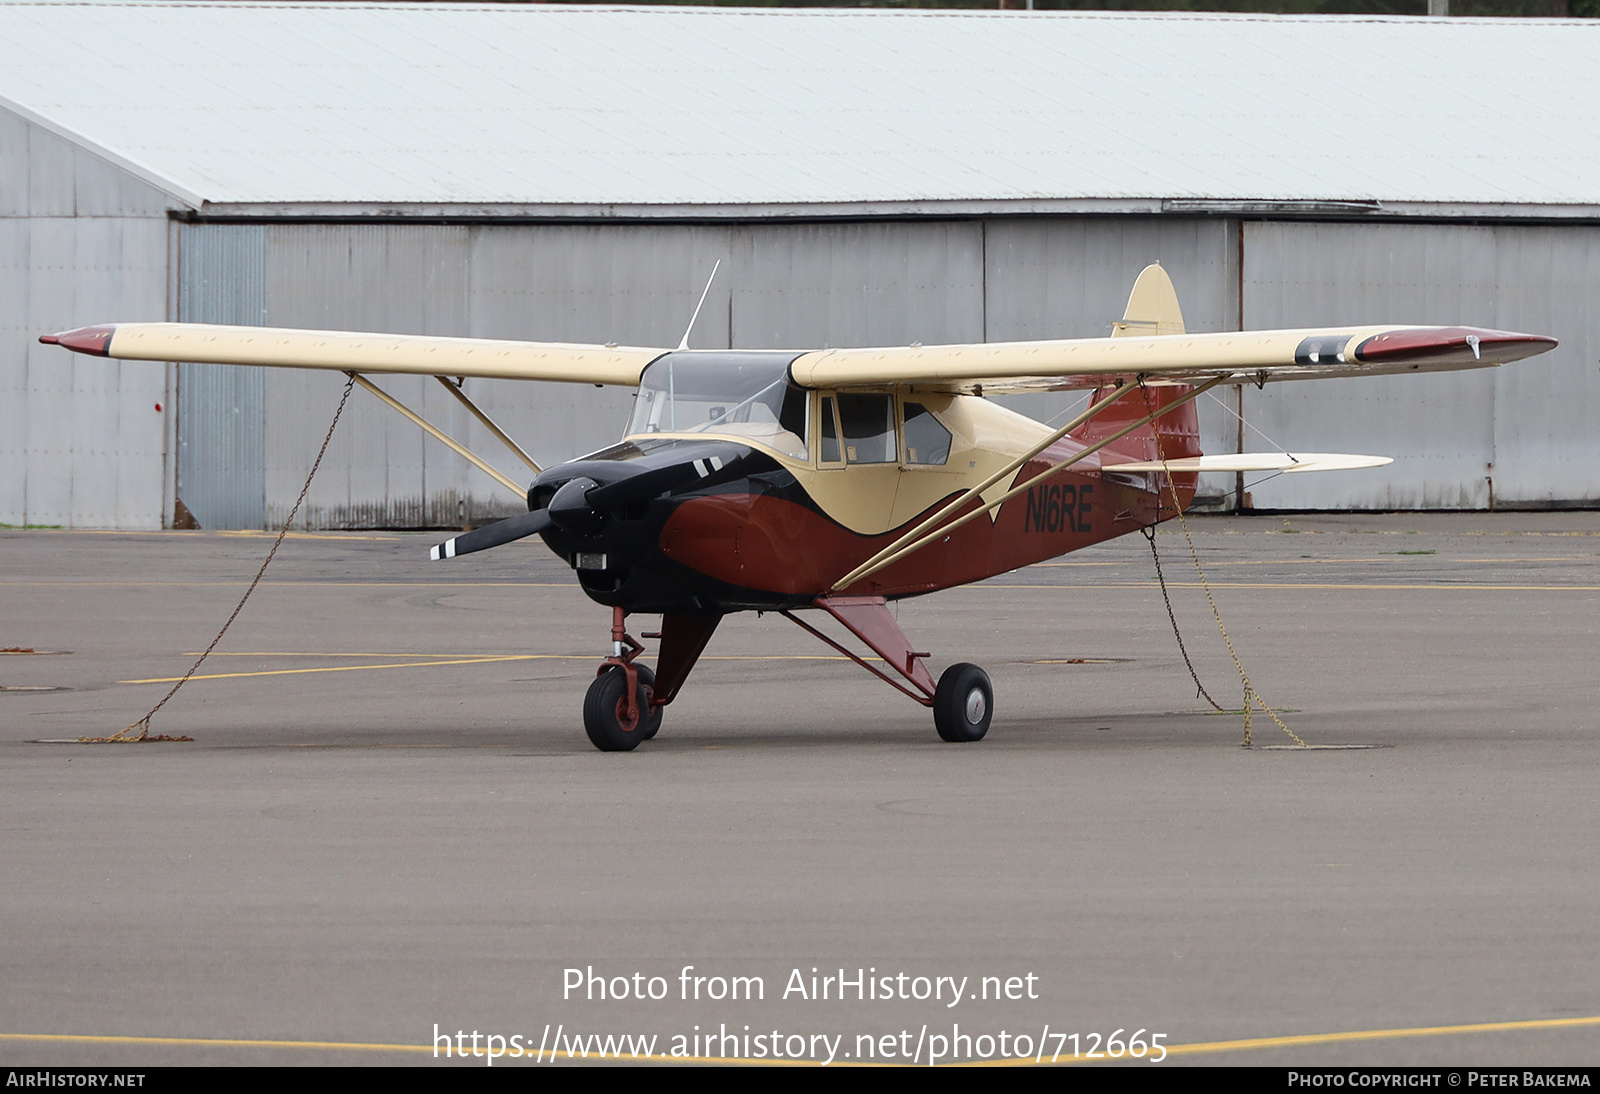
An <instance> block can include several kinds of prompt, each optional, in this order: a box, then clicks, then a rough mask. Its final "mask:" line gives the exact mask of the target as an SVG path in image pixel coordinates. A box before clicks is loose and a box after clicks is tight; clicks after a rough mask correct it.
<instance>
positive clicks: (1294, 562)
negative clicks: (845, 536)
mask: <svg viewBox="0 0 1600 1094" xmlns="http://www.w3.org/2000/svg"><path fill="white" fill-rule="evenodd" d="M1142 561H1143V560H1140V561H1138V562H1135V561H1133V560H1131V559H1130V560H1129V561H1127V562H1035V563H1034V564H1033V565H1034V566H1037V567H1041V568H1049V567H1055V566H1137V565H1140V564H1141V563H1142ZM1393 561H1395V556H1393V555H1391V556H1389V557H1388V558H1261V559H1235V560H1232V561H1228V562H1212V561H1207V562H1206V565H1207V566H1308V565H1314V566H1332V565H1338V564H1339V563H1341V562H1393ZM1441 561H1449V560H1448V559H1444V560H1441ZM1463 561H1465V560H1463ZM1485 561H1487V560H1485ZM1518 561H1523V562H1543V561H1558V560H1555V559H1549V560H1546V559H1521V560H1518ZM1030 568H1031V567H1030Z"/></svg>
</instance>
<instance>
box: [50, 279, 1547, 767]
mask: <svg viewBox="0 0 1600 1094" xmlns="http://www.w3.org/2000/svg"><path fill="white" fill-rule="evenodd" d="M709 287H710V286H709V285H708V286H707V288H708V289H709ZM701 303H702V304H703V303H704V296H703V295H702V297H701ZM690 325H691V327H692V326H693V323H692V322H691V324H690ZM40 340H41V341H43V342H45V343H48V344H52V345H60V346H64V347H65V348H67V349H70V350H74V351H76V352H78V353H86V354H95V355H99V356H102V357H116V358H124V359H131V360H144V361H187V362H208V363H215V364H229V365H279V366H285V367H290V368H322V369H337V370H340V371H343V372H346V373H348V374H350V375H351V376H352V378H353V379H355V380H357V381H359V382H361V383H362V384H363V386H365V387H367V388H368V389H369V390H371V391H373V392H374V393H375V394H377V395H379V396H380V397H381V398H383V399H384V400H385V401H386V402H388V403H389V404H390V405H392V406H394V407H395V408H396V409H398V410H400V411H401V412H402V413H404V414H406V415H407V416H408V417H411V418H412V420H414V421H416V422H417V423H418V424H419V425H421V426H422V427H423V428H425V429H427V430H428V431H429V432H430V433H432V434H434V435H435V436H437V437H439V438H440V439H441V440H444V441H445V442H446V443H448V444H450V445H451V446H452V447H453V448H455V449H456V450H457V451H458V452H461V453H462V454H463V455H464V456H466V457H467V458H468V459H470V460H472V461H473V462H474V463H475V464H477V465H478V466H479V467H480V468H482V469H484V470H485V471H487V472H488V473H490V474H492V475H494V476H495V477H496V478H497V479H499V480H500V481H501V482H504V483H506V484H507V485H508V486H510V487H511V488H512V489H513V490H514V491H517V492H519V493H520V492H521V489H522V488H521V485H520V484H518V483H515V482H512V481H511V480H509V479H507V478H505V477H504V476H502V475H501V474H500V473H499V472H497V471H495V470H494V469H493V468H492V467H490V466H489V465H488V464H486V463H485V462H483V461H482V460H481V459H479V458H478V457H476V456H474V455H473V454H472V453H470V452H468V451H466V449H464V448H462V447H461V446H460V445H458V444H456V443H455V442H454V441H452V440H450V439H449V438H448V437H445V436H444V435H443V434H442V433H440V432H439V431H438V430H436V429H435V428H434V427H432V426H431V425H429V424H428V423H426V422H424V421H422V420H421V419H420V418H418V417H417V416H416V415H414V414H412V413H411V412H410V411H409V410H407V409H406V408H404V407H403V406H401V405H400V404H399V403H397V402H396V401H395V400H394V399H393V398H392V397H390V396H389V395H387V394H386V393H384V392H382V391H381V390H380V389H378V388H377V387H376V386H375V385H373V384H372V383H371V381H369V380H367V379H366V378H365V374H367V373H413V374H416V373H420V374H423V375H428V376H434V377H437V378H438V379H439V380H440V382H441V383H444V384H445V385H446V386H447V387H448V388H450V390H451V391H452V392H453V393H454V394H456V395H457V396H458V397H459V398H461V399H462V401H463V402H465V403H466V404H467V406H468V407H469V409H471V410H472V411H473V412H474V413H475V414H476V415H477V416H478V417H479V419H480V420H482V421H483V422H484V424H485V425H486V426H488V427H489V428H490V429H491V430H492V431H493V432H494V433H495V434H496V435H497V436H499V437H500V438H501V439H502V440H504V441H505V442H506V443H507V444H508V445H510V446H511V447H512V448H513V450H515V451H516V452H517V453H518V454H519V455H521V456H522V458H523V459H524V460H526V462H527V463H529V465H530V466H533V467H534V470H535V473H536V476H537V477H536V478H534V480H533V483H532V485H531V486H529V487H528V490H527V499H528V512H527V513H525V514H522V515H520V516H515V517H512V518H510V519H509V520H504V521H500V522H498V523H495V524H490V525H487V526H485V527H483V528H479V529H477V530H475V531H470V532H467V533H464V534H462V535H459V536H456V537H455V538H454V539H451V540H449V541H447V542H445V543H443V544H441V545H439V546H438V547H435V548H434V549H433V558H435V559H454V558H458V557H460V556H462V555H466V554H470V553H472V552H474V551H482V550H485V549H487V548H490V547H497V546H500V545H501V544H504V543H509V542H511V541H513V540H517V539H522V538H523V537H526V536H531V535H534V534H538V535H541V536H543V537H544V541H545V543H546V544H548V545H549V547H550V549H551V550H553V551H554V552H555V553H556V554H557V555H559V556H561V557H562V558H563V559H565V560H567V562H568V563H569V564H570V565H571V566H572V568H573V569H574V570H575V571H576V572H577V576H578V582H579V584H580V585H581V586H582V587H583V591H584V592H585V593H587V594H588V595H589V597H590V599H592V600H594V601H596V602H598V603H600V604H604V605H606V606H608V607H610V608H611V610H612V626H611V640H612V647H611V656H610V657H608V658H606V660H605V661H604V663H603V664H601V666H600V668H599V672H598V673H597V675H596V678H595V681H594V683H593V684H592V685H591V686H590V688H589V691H588V695H587V697H586V699H585V700H584V707H583V721H584V727H585V729H586V730H587V731H588V734H589V739H590V740H591V741H593V742H594V744H595V746H596V747H597V748H600V749H602V750H605V751H621V750H628V749H632V748H635V747H636V746H637V745H638V744H639V743H640V742H641V741H644V740H647V739H649V738H651V737H653V736H655V734H656V731H657V729H659V727H660V724H661V716H662V708H664V707H665V706H667V704H669V703H671V702H672V700H673V699H674V698H675V697H676V696H677V694H678V690H679V689H680V688H681V687H682V686H683V683H684V681H685V679H687V677H688V675H689V672H690V670H691V669H692V668H693V667H694V664H695V661H696V660H697V659H698V658H699V656H700V654H701V652H702V651H703V650H704V649H705V647H706V643H707V642H708V641H709V640H710V638H711V636H712V633H713V632H714V631H715V630H716V628H717V624H718V622H719V621H721V619H722V617H723V616H725V615H727V614H728V613H729V612H737V611H748V610H751V609H755V610H764V611H776V612H779V613H781V614H783V615H784V616H786V617H787V618H789V619H791V620H793V621H794V622H796V623H798V624H799V625H800V626H802V627H804V628H805V629H806V630H808V631H810V632H811V633H813V634H815V635H816V636H817V637H819V638H821V639H822V640H823V641H825V642H827V643H829V644H830V645H832V646H834V647H835V648H836V649H838V650H839V651H840V652H841V653H845V654H847V655H848V656H850V657H851V658H852V659H854V660H856V661H857V662H858V663H859V664H861V665H862V666H863V667H865V668H867V669H868V670H870V671H872V672H873V673H875V674H877V675H878V676H879V677H881V678H883V679H884V680H885V681H887V682H888V683H890V684H891V685H893V686H895V687H897V688H899V689H900V690H901V691H903V692H905V693H906V694H907V695H909V696H910V697H911V698H912V699H914V700H916V701H917V702H919V703H921V704H923V705H924V706H928V707H932V708H933V717H934V724H935V726H936V727H937V728H938V732H939V736H940V737H942V738H944V739H945V740H947V741H976V740H979V739H980V738H982V737H983V736H984V734H985V733H986V732H987V731H988V729H989V721H990V717H991V714H992V711H993V707H994V695H993V691H992V689H991V687H990V683H989V677H988V675H987V674H986V673H985V672H984V671H983V670H982V669H980V668H978V667H977V666H976V665H970V664H964V663H963V664H955V665H952V666H950V667H949V668H948V669H946V670H945V671H944V672H943V674H942V675H941V676H940V677H939V680H938V681H937V683H936V682H935V681H934V679H933V676H932V674H931V673H930V672H929V671H928V668H927V667H926V665H925V664H924V663H923V662H924V660H925V659H926V658H927V657H928V654H926V653H920V652H917V651H916V650H915V649H914V647H913V646H912V645H911V643H910V642H909V641H908V640H907V639H906V637H905V635H904V634H903V633H902V632H901V630H900V627H899V624H898V623H896V621H895V619H894V616H893V615H892V614H891V613H890V611H889V609H888V607H887V606H886V605H887V602H888V601H890V600H895V599H898V598H900V597H908V596H920V595H922V594H924V593H931V592H936V591H938V590H940V589H948V588H950V587H952V586H955V585H962V584H966V583H967V582H972V581H979V580H982V579H983V578H986V577H991V576H994V575H996V574H1001V573H1005V572H1006V571H1008V570H1014V569H1016V568H1018V567H1020V566H1027V565H1029V564H1031V563H1035V562H1041V561H1043V560H1045V559H1049V558H1054V557H1056V556H1057V555H1062V554H1066V553H1067V552H1069V551H1075V550H1078V549H1079V548H1082V547H1087V546H1089V545H1090V544H1094V543H1099V542H1101V541H1103V540H1107V539H1111V538H1113V537H1116V536H1121V535H1126V534H1127V533H1129V532H1133V531H1137V530H1139V529H1141V528H1146V527H1148V526H1150V525H1153V524H1156V523H1159V522H1160V521H1163V520H1167V519H1170V518H1171V517H1173V516H1175V515H1176V514H1177V513H1178V511H1179V507H1180V506H1187V505H1188V504H1189V503H1190V502H1191V501H1192V499H1193V497H1194V490H1195V482H1196V477H1197V475H1198V473H1199V472H1202V471H1228V472H1233V471H1254V470H1273V471H1282V472H1285V473H1290V474H1294V473H1300V472H1305V471H1315V470H1335V469H1349V468H1357V467H1372V466H1377V465H1379V464H1384V463H1388V462H1390V461H1389V460H1388V459H1385V458H1382V457H1374V456H1345V455H1330V454H1316V453H1296V454H1294V455H1289V454H1286V453H1269V454H1264V455H1253V454H1244V455H1225V456H1205V455H1202V454H1201V452H1200V444H1199V428H1198V424H1197V418H1196V414H1195V407H1194V399H1195V398H1196V397H1198V396H1199V395H1201V394H1202V393H1204V392H1206V391H1208V390H1210V389H1211V388H1213V387H1216V386H1217V385H1219V384H1246V383H1248V384H1258V385H1260V384H1266V383H1270V382H1273V381H1278V380H1299V379H1312V378H1324V377H1338V376H1368V375H1378V374H1384V373H1411V372H1431V371H1437V370H1445V369H1466V368H1478V367H1482V366H1488V365H1498V364H1504V363H1506V362H1510V361H1516V360H1520V359H1522V358H1524V357H1530V356H1532V355H1534V354H1536V353H1543V352H1544V351H1546V350H1549V349H1551V348H1553V347H1554V346H1555V344H1556V343H1555V340H1554V339H1553V338H1546V337H1542V336H1539V335H1530V334H1514V333H1510V332H1506V331H1496V330H1480V329H1476V328H1471V327H1420V326H1370V327H1340V328H1328V329H1313V330H1278V331H1248V332H1224V333H1218V334H1188V333H1185V331H1184V326H1183V317H1182V313H1181V312H1180V310H1179V307H1178V300H1177V295H1176V293H1175V292H1174V291H1173V288H1172V282H1171V280H1170V279H1169V278H1168V277H1167V275H1166V273H1165V272H1164V271H1163V270H1162V269H1161V267H1160V266H1150V267H1148V268H1146V269H1145V270H1144V272H1143V273H1141V274H1140V275H1139V278H1138V280H1137V281H1136V282H1135V283H1134V286H1133V292H1132V295H1131V296H1130V298H1129V300H1128V307H1127V312H1126V314H1125V316H1124V318H1123V319H1122V321H1121V322H1119V323H1116V324H1115V325H1114V328H1113V333H1112V335H1111V336H1110V337H1106V338H1085V339H1071V340H1065V341H1048V342H1009V343H1007V342H992V343H984V344H978V345H955V346H921V345H912V346H896V347H888V348H879V349H831V350H816V351H811V352H799V351H777V350H760V351H744V350H690V349H687V348H686V347H687V345H688V335H687V334H685V336H684V339H683V342H682V343H681V344H680V345H679V346H678V348H677V349H675V350H666V349H639V348H627V347H619V346H612V345H607V346H587V345H567V344H557V343H539V342H505V341H489V340H480V339H471V338H432V337H412V336H397V335H387V334H351V333H342V332H334V331H311V330H278V329H272V328H263V327H225V326H211V325H206V324H198V323H131V324H117V325H106V326H94V327H84V328H82V329H79V330H74V331H70V332H67V333H63V334H55V335H45V336H43V337H42V338H41V339H40ZM452 377H454V378H456V379H454V380H452V379H450V378H452ZM465 377H488V378H496V379H519V380H553V381H568V382H581V383H591V384H622V385H627V386H629V387H634V388H637V389H638V393H637V396H636V401H635V403H634V409H633V417H632V420H631V421H630V422H629V423H628V428H627V431H626V433H625V434H624V436H623V438H622V440H620V441H618V442H617V443H616V444H613V445H611V446H609V447H607V448H602V449H600V450H599V451H598V452H593V453H590V454H589V455H587V456H583V457H580V458H579V459H576V460H573V461H571V462H569V463H565V464H562V465H561V466H559V467H552V468H549V469H545V470H540V469H539V468H538V466H537V465H536V464H534V463H533V461H532V460H531V459H528V458H527V456H526V454H525V453H522V451H521V449H519V448H517V447H516V445H515V443H514V442H512V441H511V440H510V438H508V437H506V436H505V434H504V433H503V432H502V431H500V430H499V428H498V427H496V426H495V425H494V424H493V423H492V422H491V421H489V419H488V418H487V416H485V415H484V414H483V413H482V411H480V410H479V409H478V408H477V407H476V405H475V404H473V403H472V402H471V401H470V400H468V399H467V398H466V395H465V392H464V391H462V378H465ZM1071 389H1078V390H1086V391H1089V392H1091V393H1092V394H1091V396H1090V398H1089V401H1088V405H1087V406H1086V407H1085V408H1084V409H1083V410H1082V412H1081V413H1079V414H1077V415H1076V416H1075V417H1073V418H1072V420H1071V421H1069V422H1067V423H1066V424H1065V425H1062V426H1061V427H1060V428H1057V429H1051V428H1049V427H1048V426H1046V425H1042V424H1040V423H1039V422H1036V421H1033V420H1032V419H1029V418H1025V417H1023V416H1021V415H1019V414H1015V413H1013V412H1011V411H1009V410H1006V409H1004V408H1002V407H1000V406H997V405H996V404H994V403H992V402H989V401H987V400H986V399H985V398H984V396H985V395H986V394H996V393H1003V392H1026V391H1061V390H1071ZM807 608H814V609H820V610H822V611H824V612H826V613H828V614H829V615H831V616H832V617H833V618H834V619H836V620H838V621H839V623H840V624H842V625H843V626H844V627H845V628H846V629H847V630H849V631H850V632H851V633H853V634H854V635H855V636H856V637H857V638H859V639H860V640H861V641H862V642H863V643H865V644H866V645H867V646H868V647H870V648H871V649H872V651H873V652H875V653H876V654H877V655H878V657H879V658H881V659H882V661H881V667H880V663H874V662H872V661H869V660H867V659H865V658H863V657H860V656H857V655H856V654H855V653H853V652H851V651H850V650H849V649H847V648H846V647H845V646H843V645H841V644H840V643H838V642H835V641H834V640H833V639H831V638H829V637H828V636H826V635H824V634H823V633H822V632H821V631H819V630H817V629H816V628H815V627H813V626H811V625H810V624H809V623H806V622H804V621H803V620H801V619H800V618H799V617H798V616H796V615H795V614H794V613H795V612H796V611H798V610H800V609H807ZM629 612H635V613H647V614H656V613H659V614H660V615H661V617H662V620H661V629H660V631H659V632H658V633H653V634H645V635H644V637H646V638H650V639H656V640H658V641H659V643H660V647H659V651H658V656H657V659H656V666H655V671H654V672H652V671H651V670H650V669H649V668H648V667H646V666H644V665H641V664H639V663H638V661H637V658H638V656H639V654H640V653H641V652H642V651H643V649H644V647H643V646H642V645H640V643H639V642H637V641H636V640H635V639H634V638H633V637H632V636H631V635H629V634H628V633H627V629H626V627H625V619H626V616H627V614H628V613H629ZM891 674H893V675H891ZM896 677H898V679H896Z"/></svg>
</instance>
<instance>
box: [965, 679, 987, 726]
mask: <svg viewBox="0 0 1600 1094" xmlns="http://www.w3.org/2000/svg"><path fill="white" fill-rule="evenodd" d="M987 705H988V704H987V703H985V702H984V699H983V689H982V688H973V689H972V690H971V691H969V692H967V723H968V724H969V725H978V724H979V723H980V722H982V721H983V712H984V708H985V707H987Z"/></svg>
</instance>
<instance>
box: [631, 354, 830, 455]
mask: <svg viewBox="0 0 1600 1094" xmlns="http://www.w3.org/2000/svg"><path fill="white" fill-rule="evenodd" d="M794 358H795V355H794V354H793V353H741V352H706V351H703V350H702V351H695V352H690V353H669V354H667V355H665V356H664V357H661V358H659V359H658V360H656V361H655V362H654V363H653V364H651V366H650V367H649V368H647V369H645V372H644V377H643V378H642V379H641V380H640V382H639V393H638V395H637V396H636V400H637V401H636V402H635V403H634V407H633V418H632V420H631V421H630V422H629V423H628V432H627V436H630V437H632V436H637V435H639V434H643V433H717V434H721V435H723V436H735V437H748V438H750V439H751V440H756V441H760V442H761V443H763V444H765V445H767V446H769V447H771V448H775V449H777V450H778V451H779V452H782V453H784V454H786V455H789V456H793V457H794V458H795V459H798V460H804V459H807V458H808V457H809V450H808V448H807V440H806V425H807V423H808V421H809V415H807V413H806V392H805V390H804V389H803V388H798V387H795V386H794V385H793V384H791V383H790V382H789V363H790V362H791V361H793V360H794Z"/></svg>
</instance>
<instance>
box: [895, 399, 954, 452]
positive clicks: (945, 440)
mask: <svg viewBox="0 0 1600 1094" xmlns="http://www.w3.org/2000/svg"><path fill="white" fill-rule="evenodd" d="M905 413H906V463H917V464H932V465H942V464H943V463H944V462H945V461H946V460H948V459H949V458H950V431H949V430H948V429H946V428H945V427H944V426H942V425H940V424H939V419H937V418H935V417H934V416H933V414H932V413H931V412H930V411H929V410H928V408H927V407H925V406H923V405H922V404H921V403H906V404H905Z"/></svg>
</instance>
